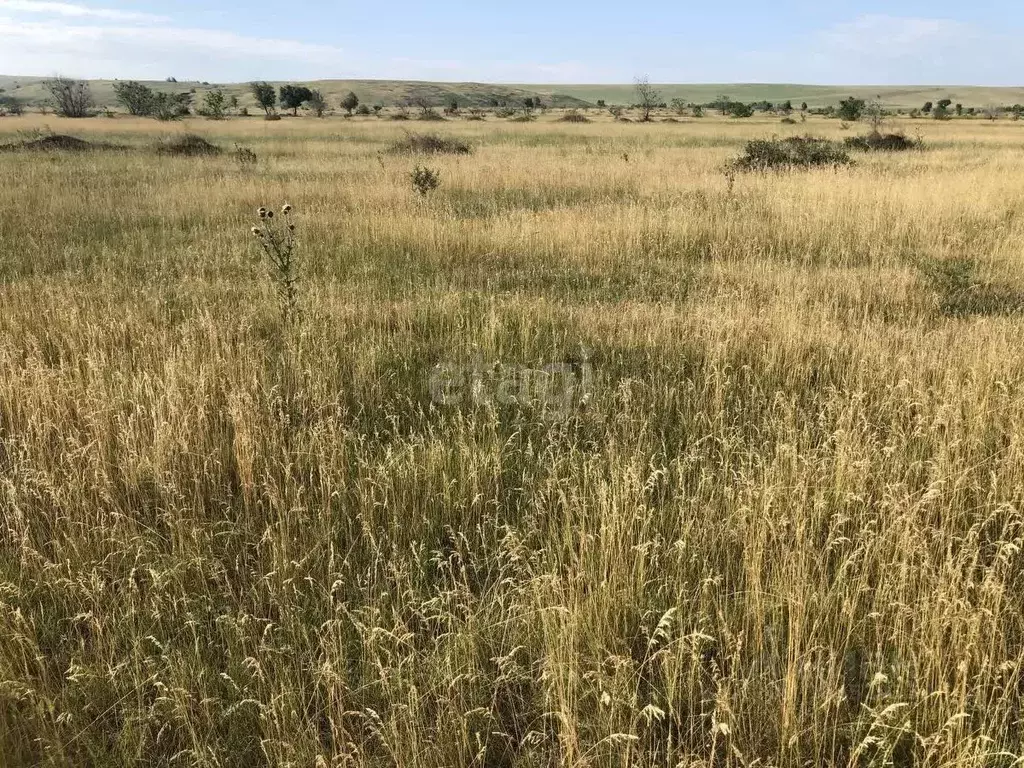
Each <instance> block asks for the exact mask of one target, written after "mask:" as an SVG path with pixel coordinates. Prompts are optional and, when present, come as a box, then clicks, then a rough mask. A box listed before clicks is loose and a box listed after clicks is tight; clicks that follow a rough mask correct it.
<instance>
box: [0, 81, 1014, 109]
mask: <svg viewBox="0 0 1024 768" xmlns="http://www.w3.org/2000/svg"><path fill="white" fill-rule="evenodd" d="M43 81H44V78H40V77H12V76H3V75H0V89H3V91H4V94H5V95H9V96H15V97H18V98H21V99H23V100H24V101H25V102H26V103H28V104H29V105H42V104H44V103H46V99H47V94H46V91H45V88H44V87H43ZM114 82H115V81H112V80H94V81H91V86H92V90H93V93H94V95H95V98H96V103H97V105H99V106H101V107H106V106H109V107H113V106H114V105H115V103H116V100H115V98H114V91H113V84H114ZM281 84H282V83H279V82H275V83H274V85H281ZM304 84H306V85H309V86H310V87H312V88H318V89H320V90H321V91H322V92H323V93H324V95H325V96H326V97H327V100H328V102H329V103H330V104H331V106H332V107H335V108H336V107H337V105H338V102H339V101H340V100H341V98H342V97H343V96H344V95H345V94H346V93H348V92H349V91H354V92H355V93H356V95H358V96H359V98H360V101H361V102H362V103H364V104H383V105H384V106H396V105H398V104H401V103H403V102H407V103H415V102H418V101H423V102H426V103H429V104H432V105H435V106H442V105H445V104H447V103H449V102H450V101H451V100H452V99H453V98H454V99H457V100H458V101H459V103H460V104H461V105H462V106H466V107H484V106H488V105H490V104H492V103H494V102H495V101H507V102H521V101H522V100H523V99H525V98H527V97H535V98H536V97H538V96H540V97H542V98H543V100H544V102H545V103H546V104H548V105H550V106H554V107H586V106H593V105H596V104H597V102H598V101H604V102H606V103H608V104H629V103H632V102H633V101H634V100H635V96H634V90H633V86H632V85H630V84H619V85H537V84H513V85H506V84H486V83H442V82H421V81H399V80H318V81H312V82H308V83H304ZM148 85H150V86H152V87H154V88H160V89H164V90H168V91H176V92H181V91H188V90H194V91H195V92H196V94H197V97H198V98H201V97H202V94H203V93H204V92H205V91H208V90H211V89H213V88H221V89H222V90H224V91H225V92H226V93H227V94H228V95H229V96H232V95H234V96H237V97H238V99H239V103H240V104H241V105H242V106H248V107H253V106H255V101H254V100H253V98H252V96H251V94H250V93H249V86H248V84H247V83H229V84H217V83H213V84H211V83H205V82H203V83H199V82H163V81H160V82H149V83H148ZM657 88H658V90H659V91H660V93H661V95H662V97H663V98H664V99H665V100H666V101H670V100H672V99H676V98H679V99H683V100H685V101H687V102H695V103H707V102H710V101H713V100H715V98H716V97H718V96H719V95H727V96H729V97H730V98H732V99H734V100H737V101H744V102H748V103H749V102H755V101H771V102H779V101H785V100H786V99H789V100H792V101H793V102H794V104H797V105H799V104H800V103H802V102H807V104H808V105H809V106H811V107H819V106H827V105H829V104H837V103H838V102H839V101H840V100H841V99H844V98H846V97H847V96H857V97H860V98H865V99H872V98H875V97H878V98H880V99H881V101H882V103H883V104H885V105H886V106H890V107H893V108H903V109H911V108H914V107H920V106H921V105H922V104H924V103H925V102H926V101H932V102H938V101H939V100H941V99H944V98H948V99H951V100H952V101H953V102H954V103H961V104H963V105H964V106H973V107H979V108H981V107H986V106H990V105H1012V104H1019V103H1024V87H1018V88H990V87H982V86H937V85H936V86H831V85H799V84H784V83H782V84H757V83H746V84H710V85H708V84H702V85H685V84H677V85H672V84H666V85H658V86H657Z"/></svg>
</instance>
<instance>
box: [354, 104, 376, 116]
mask: <svg viewBox="0 0 1024 768" xmlns="http://www.w3.org/2000/svg"><path fill="white" fill-rule="evenodd" d="M356 114H357V115H362V116H363V117H368V116H369V115H372V114H373V110H372V109H370V105H369V104H360V105H359V106H358V107H356Z"/></svg>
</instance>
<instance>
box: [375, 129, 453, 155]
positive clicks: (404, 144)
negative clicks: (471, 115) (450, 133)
mask: <svg viewBox="0 0 1024 768" xmlns="http://www.w3.org/2000/svg"><path fill="white" fill-rule="evenodd" d="M390 151H391V152H392V153H393V154H418V155H468V154H470V153H471V152H472V151H473V148H472V147H471V146H470V145H469V144H467V143H466V142H464V141H462V140H461V139H455V138H449V137H447V136H440V135H438V134H436V133H422V134H416V133H410V134H408V135H407V136H406V137H405V138H404V139H402V140H401V141H397V142H395V143H394V144H392V145H391V149H390Z"/></svg>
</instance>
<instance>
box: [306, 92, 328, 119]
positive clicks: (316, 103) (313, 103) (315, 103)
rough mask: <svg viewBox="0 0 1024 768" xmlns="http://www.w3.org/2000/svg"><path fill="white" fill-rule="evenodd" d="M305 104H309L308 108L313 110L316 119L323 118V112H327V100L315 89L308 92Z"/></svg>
mask: <svg viewBox="0 0 1024 768" xmlns="http://www.w3.org/2000/svg"><path fill="white" fill-rule="evenodd" d="M306 103H307V104H309V108H310V109H312V110H313V113H314V114H315V115H316V116H317V117H323V116H324V112H326V111H327V99H325V98H324V95H323V93H321V92H320V91H318V90H317V89H315V88H314V89H312V90H310V92H309V98H308V99H306Z"/></svg>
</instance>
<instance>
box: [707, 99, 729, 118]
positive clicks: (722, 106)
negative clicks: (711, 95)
mask: <svg viewBox="0 0 1024 768" xmlns="http://www.w3.org/2000/svg"><path fill="white" fill-rule="evenodd" d="M732 104H733V101H732V99H731V98H730V97H729V96H726V95H725V94H724V93H723V94H720V95H718V96H716V97H715V100H714V101H713V102H712V103H711V104H709V105H708V106H710V107H713V108H714V109H717V110H718V111H719V112H721V113H722V115H723V117H724V116H725V115H728V114H729V110H730V109H731V108H732Z"/></svg>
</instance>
